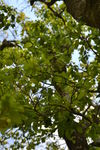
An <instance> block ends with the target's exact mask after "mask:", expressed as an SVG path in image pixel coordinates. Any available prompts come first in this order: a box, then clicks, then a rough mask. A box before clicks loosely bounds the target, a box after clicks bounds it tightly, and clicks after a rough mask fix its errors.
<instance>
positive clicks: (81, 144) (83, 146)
mask: <svg viewBox="0 0 100 150" xmlns="http://www.w3.org/2000/svg"><path fill="white" fill-rule="evenodd" d="M74 138H75V143H74V142H72V141H71V140H69V139H68V138H67V137H66V135H64V137H63V139H64V140H65V142H66V144H67V146H68V148H69V150H88V149H89V147H88V144H87V141H86V138H85V137H84V135H80V134H77V135H75V136H74Z"/></svg>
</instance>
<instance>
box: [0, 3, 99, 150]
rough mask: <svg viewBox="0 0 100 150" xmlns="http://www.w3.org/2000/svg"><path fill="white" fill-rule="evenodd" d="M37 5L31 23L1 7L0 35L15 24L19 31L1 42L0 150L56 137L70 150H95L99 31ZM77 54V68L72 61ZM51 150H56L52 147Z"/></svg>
mask: <svg viewBox="0 0 100 150" xmlns="http://www.w3.org/2000/svg"><path fill="white" fill-rule="evenodd" d="M38 5H39V4H38V3H37V5H35V6H34V8H33V9H34V10H35V15H36V16H37V18H38V19H37V20H36V21H31V20H29V19H27V18H26V17H25V14H24V13H18V12H17V10H16V11H15V10H14V9H13V8H11V7H10V6H8V5H5V4H4V3H1V6H0V19H1V20H2V21H1V22H0V28H1V30H3V31H4V30H7V29H9V27H10V28H11V27H12V28H13V29H14V28H15V24H16V23H17V24H19V25H20V28H21V33H20V40H19V41H17V40H15V39H14V40H11V41H10V40H9V39H5V40H4V41H3V42H1V46H0V131H1V137H0V143H1V146H3V147H7V141H8V139H9V138H12V139H13V141H14V143H13V144H12V145H11V144H9V147H10V148H12V149H19V148H24V147H26V148H27V149H35V146H36V145H38V144H40V143H44V142H46V140H47V139H48V138H49V139H50V138H54V137H55V136H54V133H55V132H57V133H58V136H59V138H62V139H64V140H65V143H66V145H67V146H68V147H69V149H71V150H88V149H90V150H91V149H93V148H94V149H97V147H100V143H99V139H100V102H99V101H100V31H99V30H98V29H93V28H90V27H87V26H86V25H82V24H81V23H77V22H76V21H75V20H74V19H73V18H72V16H70V15H69V14H68V13H67V11H66V10H64V9H63V10H64V11H63V16H62V17H63V18H62V17H59V16H57V14H55V13H54V12H53V11H52V9H49V8H47V7H46V6H45V5H44V4H42V5H40V6H41V7H38ZM53 7H54V8H55V10H59V8H64V7H65V5H64V4H62V3H61V4H60V3H59V4H58V3H56V4H55V5H54V6H53ZM37 8H39V9H37ZM12 14H13V15H12ZM15 32H16V30H15ZM16 34H17V33H16ZM76 53H77V59H78V62H79V63H77V59H76V60H75V61H74V60H73V57H75V54H76ZM50 147H51V148H52V149H53V150H54V149H55V150H56V149H61V147H59V145H57V144H56V143H53V142H52V143H51V145H47V149H50Z"/></svg>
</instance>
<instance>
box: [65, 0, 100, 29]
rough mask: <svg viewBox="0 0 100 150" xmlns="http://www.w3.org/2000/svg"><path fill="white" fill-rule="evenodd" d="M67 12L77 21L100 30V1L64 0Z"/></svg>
mask: <svg viewBox="0 0 100 150" xmlns="http://www.w3.org/2000/svg"><path fill="white" fill-rule="evenodd" d="M64 2H65V4H66V6H67V11H68V12H69V13H70V14H71V15H72V16H73V17H74V18H75V19H76V20H77V21H80V20H81V21H83V22H85V23H86V24H87V25H89V26H92V27H96V28H100V0H64Z"/></svg>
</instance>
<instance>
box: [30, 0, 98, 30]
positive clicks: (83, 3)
mask: <svg viewBox="0 0 100 150" xmlns="http://www.w3.org/2000/svg"><path fill="white" fill-rule="evenodd" d="M35 1H37V0H30V4H31V5H33V4H34V2H35ZM38 1H40V2H42V3H45V4H46V5H47V6H48V7H49V8H50V9H51V7H52V5H54V4H55V3H56V2H57V1H59V0H51V1H49V2H47V1H46V0H38ZM62 2H64V3H65V5H66V8H67V11H68V12H69V13H70V14H71V15H72V16H73V17H74V18H75V19H76V20H77V21H82V22H84V23H86V24H87V25H89V26H92V27H96V28H99V29H100V21H99V18H100V0H96V1H95V2H94V1H91V0H62ZM58 16H61V14H60V13H59V11H58Z"/></svg>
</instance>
